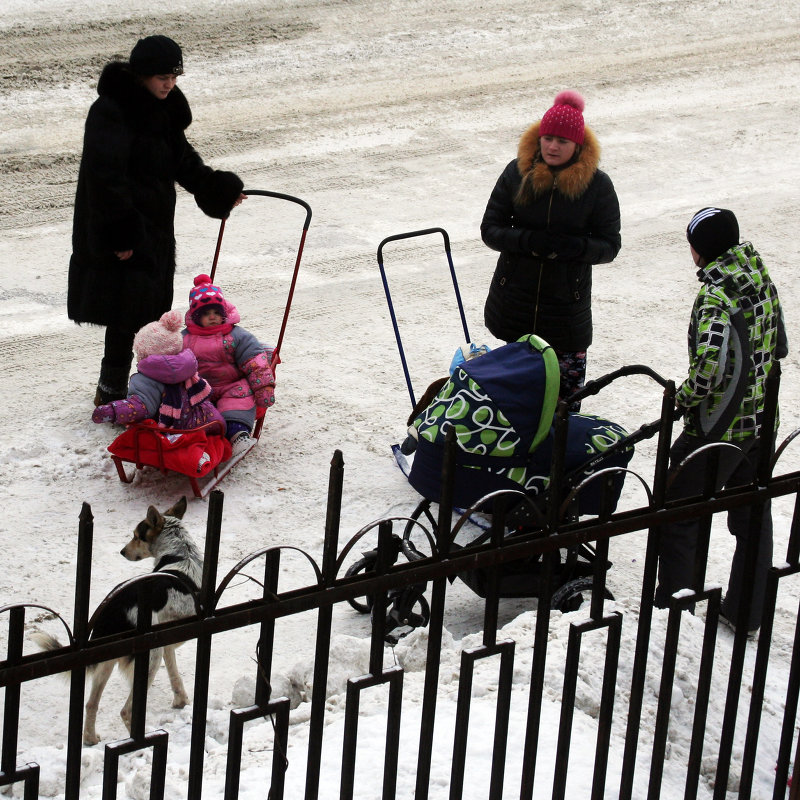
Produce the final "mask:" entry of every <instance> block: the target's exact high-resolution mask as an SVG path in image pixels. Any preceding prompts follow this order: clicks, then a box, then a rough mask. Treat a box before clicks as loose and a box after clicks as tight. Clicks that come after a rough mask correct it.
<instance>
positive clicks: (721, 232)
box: [686, 208, 739, 263]
mask: <svg viewBox="0 0 800 800" xmlns="http://www.w3.org/2000/svg"><path fill="white" fill-rule="evenodd" d="M686 238H687V239H688V240H689V244H690V245H691V246H692V247H693V248H694V249H695V251H696V252H697V253H699V254H700V255H701V256H702V257H703V258H704V259H705V260H706V261H707V262H709V263H711V262H712V261H715V260H716V259H718V258H719V257H720V256H721V255H722V254H723V253H724V252H725V251H726V250H730V249H731V247H735V246H736V245H737V244H739V223H738V222H737V220H736V215H735V214H734V213H733V211H728V209H727V208H701V209H700V210H699V211H698V212H697V213H696V214H695V215H694V216H693V217H692V221H691V222H690V223H689V226H688V227H687V228H686Z"/></svg>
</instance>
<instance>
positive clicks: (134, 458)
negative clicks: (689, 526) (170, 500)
mask: <svg viewBox="0 0 800 800" xmlns="http://www.w3.org/2000/svg"><path fill="white" fill-rule="evenodd" d="M244 194H246V195H248V196H253V195H255V196H259V197H271V198H276V199H278V200H286V201H289V202H291V203H296V204H298V205H300V206H302V207H303V208H304V209H305V212H306V213H305V221H304V222H303V230H302V234H301V237H300V243H299V245H298V248H297V254H296V257H295V262H294V269H293V272H292V277H291V281H290V284H289V291H288V296H287V299H286V305H285V307H284V311H283V318H282V320H281V327H280V332H279V334H278V340H277V343H276V345H275V348H274V350H273V351H272V353H271V355H270V359H269V361H270V366H271V368H272V370H273V372H275V370H276V367H277V365H278V364H279V363H280V361H281V359H280V351H281V346H282V344H283V337H284V333H285V331H286V323H287V321H288V319H289V312H290V310H291V307H292V299H293V297H294V290H295V285H296V283H297V275H298V272H299V269H300V260H301V258H302V255H303V247H304V245H305V239H306V234H307V232H308V227H309V225H310V223H311V207H310V206H309V205H308V204H307V203H306V202H305V201H303V200H300V199H299V198H297V197H292V196H291V195H288V194H281V193H279V192H270V191H266V190H262V189H247V190H245V192H244ZM224 231H225V220H224V219H223V220H222V221H221V222H220V228H219V234H218V236H217V244H216V249H215V251H214V260H213V263H212V267H211V273H210V277H211V280H212V281H213V280H214V275H215V273H216V269H217V263H218V260H219V253H220V249H221V246H222V236H223V233H224ZM265 410H266V409H264V408H258V409H257V410H256V422H255V426H254V429H253V432H252V435H251V436H252V439H253V443H252V444H251V446H250V447H249V448H248V449H247V450H243V451H242V452H240V453H238V454H237V455H235V456H233V457H232V456H231V445H230V442H229V441H228V440H227V439H226V438H225V436H224V431H223V430H221V429H220V426H219V424H217V423H209V424H208V425H204V426H202V427H200V428H195V429H192V430H172V429H167V428H160V427H158V425H157V424H156V422H155V421H154V420H144V421H143V422H137V423H134V424H132V425H129V426H128V427H127V428H126V430H125V431H124V432H123V433H121V434H120V435H119V436H117V438H116V439H114V441H113V442H112V443H111V444H110V445H109V446H108V450H109V452H110V453H111V458H112V459H113V461H114V465H115V466H116V468H117V474H118V475H119V478H120V480H121V481H123V482H124V483H131V482H132V481H133V478H134V476H135V474H136V470H141V469H143V468H144V467H146V466H147V467H154V468H156V469H158V470H159V471H160V472H161V473H162V474H164V475H166V474H168V473H170V472H175V473H179V474H182V475H185V476H186V477H187V478H188V479H189V483H190V484H191V487H192V491H193V492H194V495H195V497H206V496H207V495H208V494H209V492H210V491H211V490H212V489H214V487H216V486H217V485H218V484H219V483H220V481H222V480H223V478H225V476H226V475H227V474H228V473H229V472H230V471H231V470H232V469H233V467H234V466H236V464H238V463H239V462H240V461H241V460H242V459H243V458H244V457H245V456H246V455H247V453H249V452H250V450H252V449H253V447H255V445H256V443H257V442H258V440H259V439H260V437H261V431H262V428H263V425H264V417H265ZM126 463H127V464H133V465H134V466H135V469H134V471H133V473H131V474H130V475H129V474H128V472H127V471H126V468H125V466H124V465H125V464H126Z"/></svg>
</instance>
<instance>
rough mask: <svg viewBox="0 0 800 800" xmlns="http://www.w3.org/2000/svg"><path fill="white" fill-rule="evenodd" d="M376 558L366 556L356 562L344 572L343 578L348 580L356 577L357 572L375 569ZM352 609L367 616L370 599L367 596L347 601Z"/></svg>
mask: <svg viewBox="0 0 800 800" xmlns="http://www.w3.org/2000/svg"><path fill="white" fill-rule="evenodd" d="M375 561H376V557H374V556H366V557H365V558H362V559H361V560H359V561H356V562H355V563H354V564H352V565H351V566H350V567H348V569H347V572H345V574H344V575H345V577H346V578H350V577H352V576H353V575H358V573H359V572H369V571H370V570H372V569H374V568H375ZM347 602H348V603H349V604H350V606H351V607H352V608H354V609H355V610H356V611H358V613H359V614H369V612H370V611H372V602H373V601H372V598H371V597H369V596H368V595H365V596H364V597H363V598H362V597H354V598H353V599H352V600H348V601H347Z"/></svg>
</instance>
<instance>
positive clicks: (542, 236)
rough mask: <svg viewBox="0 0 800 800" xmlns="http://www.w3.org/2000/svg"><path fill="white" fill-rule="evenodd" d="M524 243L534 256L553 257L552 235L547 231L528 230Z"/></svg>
mask: <svg viewBox="0 0 800 800" xmlns="http://www.w3.org/2000/svg"><path fill="white" fill-rule="evenodd" d="M526 243H527V245H528V250H530V251H531V253H532V254H533V255H535V256H539V257H540V258H554V257H555V252H554V251H555V248H554V247H553V240H552V235H551V234H549V233H548V232H547V231H528V236H527V239H526Z"/></svg>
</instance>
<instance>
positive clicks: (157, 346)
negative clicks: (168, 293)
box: [133, 309, 183, 361]
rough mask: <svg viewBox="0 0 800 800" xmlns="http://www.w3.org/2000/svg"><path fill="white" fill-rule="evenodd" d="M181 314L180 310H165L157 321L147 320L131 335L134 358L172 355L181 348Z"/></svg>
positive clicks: (139, 359)
mask: <svg viewBox="0 0 800 800" xmlns="http://www.w3.org/2000/svg"><path fill="white" fill-rule="evenodd" d="M182 327H183V315H182V314H181V312H180V311H178V310H177V309H176V310H173V311H167V312H166V313H165V314H162V315H161V319H159V320H158V321H157V322H148V323H147V325H145V326H144V327H143V328H140V329H139V331H138V332H137V334H136V336H134V337H133V350H134V352H135V353H136V360H137V361H141V360H142V359H143V358H147V356H154V355H159V356H172V355H177V354H178V353H180V352H181V350H183V335H182V334H181V328H182Z"/></svg>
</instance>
